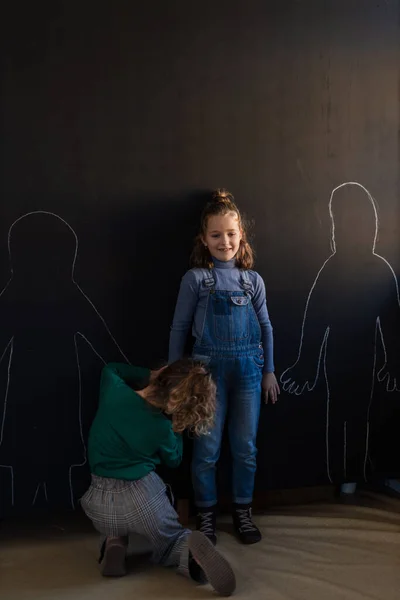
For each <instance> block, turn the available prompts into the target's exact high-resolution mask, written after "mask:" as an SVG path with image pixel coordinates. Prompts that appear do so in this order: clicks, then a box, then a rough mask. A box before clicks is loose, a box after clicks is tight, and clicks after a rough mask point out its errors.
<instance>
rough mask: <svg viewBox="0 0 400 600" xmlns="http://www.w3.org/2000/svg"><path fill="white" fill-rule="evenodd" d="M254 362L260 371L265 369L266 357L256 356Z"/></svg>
mask: <svg viewBox="0 0 400 600" xmlns="http://www.w3.org/2000/svg"><path fill="white" fill-rule="evenodd" d="M253 362H254V364H255V365H256V367H258V368H259V369H263V368H264V355H263V354H256V355H255V356H253Z"/></svg>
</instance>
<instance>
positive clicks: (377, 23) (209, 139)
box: [0, 0, 400, 512]
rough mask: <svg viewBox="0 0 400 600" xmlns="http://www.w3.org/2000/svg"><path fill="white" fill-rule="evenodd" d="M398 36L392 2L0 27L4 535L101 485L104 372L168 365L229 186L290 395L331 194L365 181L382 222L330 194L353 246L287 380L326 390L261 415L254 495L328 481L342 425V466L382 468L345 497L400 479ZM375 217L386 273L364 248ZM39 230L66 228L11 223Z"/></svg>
mask: <svg viewBox="0 0 400 600" xmlns="http://www.w3.org/2000/svg"><path fill="white" fill-rule="evenodd" d="M398 17H399V7H398V2H395V1H390V0H389V1H387V2H376V1H374V2H372V1H369V0H368V1H366V0H358V1H356V0H353V1H349V0H346V1H345V0H343V1H337V0H325V1H324V2H321V1H317V0H315V1H312V0H310V1H308V2H307V1H304V2H302V1H294V0H293V1H287V2H285V1H282V0H281V1H280V2H278V1H277V2H267V1H263V2H253V1H248V2H240V1H232V0H231V1H230V2H225V0H220V1H218V2H215V1H214V2H211V1H210V2H208V1H204V2H201V3H191V2H184V1H183V0H182V1H181V0H177V1H175V2H161V1H154V2H148V3H138V2H129V1H128V0H126V1H122V0H119V1H115V2H112V3H111V2H109V3H106V2H103V3H94V2H93V3H92V2H80V3H78V2H74V1H73V2H67V1H60V0H56V1H53V2H48V3H44V2H42V3H28V2H25V3H17V4H14V5H12V6H11V7H9V8H7V9H3V14H2V24H1V29H2V31H1V39H2V42H1V43H2V82H1V83H2V99H1V106H2V109H1V116H2V120H1V141H0V144H1V175H0V181H1V183H0V185H1V192H2V194H1V196H2V201H1V219H0V277H1V281H2V283H1V286H4V287H5V286H7V282H8V281H9V279H10V277H11V271H10V260H9V250H10V252H11V259H12V268H13V277H12V281H11V283H10V284H9V286H8V287H7V289H6V291H5V292H4V293H3V295H2V296H1V297H0V326H1V327H0V329H1V334H0V337H1V348H0V356H1V355H2V354H3V350H4V351H5V352H4V354H3V357H2V361H1V364H0V383H1V385H2V389H3V390H4V391H3V392H2V393H1V394H0V398H3V400H2V401H0V426H1V438H0V441H1V444H0V464H2V465H4V467H2V468H0V484H1V491H0V496H1V502H2V511H4V512H8V510H9V509H10V507H11V505H12V504H14V506H15V507H18V506H19V505H20V506H21V508H22V509H24V510H25V509H26V508H27V507H28V506H32V505H35V506H36V507H39V506H46V505H47V504H46V498H47V501H48V502H49V503H54V504H57V503H69V502H70V500H71V487H72V489H73V492H74V495H75V496H77V495H79V493H81V491H82V490H83V489H84V486H85V485H86V481H87V480H86V474H87V470H86V467H85V466H82V467H76V468H74V469H73V470H72V472H71V470H70V467H71V465H72V464H73V465H79V464H81V463H82V462H83V461H84V453H83V447H84V440H85V438H86V435H87V429H88V427H89V424H90V420H91V418H92V416H93V413H94V411H95V407H96V397H97V396H96V395H97V386H98V376H99V372H100V368H101V365H102V359H103V360H106V361H107V360H113V359H121V356H123V355H124V356H126V357H128V359H129V360H130V361H132V362H133V363H135V362H136V363H140V364H150V363H152V362H153V361H158V360H160V359H163V358H165V357H166V353H167V344H168V335H169V326H170V322H171V318H172V312H173V308H174V302H175V297H176V293H177V288H178V285H179V280H180V277H181V276H182V274H183V273H184V271H185V269H186V268H187V263H188V256H189V252H190V247H191V240H192V238H193V236H194V234H195V231H196V226H197V223H198V218H199V210H200V207H201V205H202V203H203V201H204V198H205V194H206V193H207V191H208V190H210V189H212V188H214V187H218V186H226V187H227V188H228V189H230V190H232V191H233V193H234V194H235V197H236V199H237V200H238V203H239V204H240V206H241V207H242V208H243V210H244V211H245V212H246V213H247V215H248V216H249V217H250V218H252V219H254V222H255V225H254V234H255V245H256V249H257V254H258V261H257V270H258V271H259V272H260V273H261V275H262V276H263V277H264V279H265V282H266V287H267V294H268V304H269V309H270V313H271V318H272V320H273V324H274V329H275V339H276V368H277V374H278V376H281V374H282V373H284V372H285V370H286V369H287V368H288V367H290V366H291V365H293V363H294V362H295V361H296V359H297V356H298V352H299V343H300V339H301V331H302V321H303V315H304V309H305V303H306V300H307V298H308V296H309V292H310V289H311V288H312V286H313V283H314V281H315V278H316V276H317V274H318V272H319V270H320V269H321V267H322V266H323V264H324V261H325V260H326V259H327V258H328V257H329V256H330V255H331V253H332V249H331V226H332V222H331V218H330V214H329V207H328V204H329V201H330V196H331V193H332V191H333V189H334V188H335V187H336V186H338V185H340V184H342V183H344V182H349V181H355V182H359V183H360V184H362V185H363V186H364V187H365V188H366V190H367V191H369V192H370V193H371V194H372V196H373V198H374V199H375V204H374V202H373V200H370V199H369V197H368V195H367V193H366V191H363V190H361V188H356V187H354V186H353V187H350V186H345V188H341V190H339V191H338V192H344V198H345V201H344V203H343V202H342V204H341V205H340V206H341V207H342V208H339V209H338V212H337V214H336V223H337V224H338V227H337V230H338V231H339V230H341V231H342V232H344V233H343V235H342V238H341V240H342V242H343V240H347V242H348V243H347V245H346V244H343V243H342V245H341V249H342V250H343V249H344V250H343V252H342V254H341V256H342V260H341V262H340V261H339V262H338V261H336V262H332V261H331V262H330V263H329V267H330V271H329V272H328V271H327V270H325V269H324V270H323V276H324V277H323V278H322V279H320V280H319V283H318V286H317V287H316V288H314V290H315V294H314V296H313V308H312V310H311V312H309V313H308V317H309V318H308V320H307V324H306V329H307V331H306V333H307V334H308V333H309V334H310V335H309V337H310V340H311V341H310V342H309V344H310V345H308V346H303V350H304V351H303V356H302V362H301V363H299V364H300V365H301V369H303V370H301V369H300V372H297V373H296V374H295V375H296V377H297V379H296V381H300V384H301V385H300V384H299V385H300V387H298V388H296V389H297V392H298V393H299V392H301V391H302V389H303V388H302V387H301V386H303V387H304V385H303V384H305V381H311V380H312V385H311V384H310V383H309V386H308V387H313V390H312V391H310V392H306V391H304V393H302V394H301V395H292V394H289V393H288V392H284V393H282V395H281V399H280V401H279V403H278V404H277V405H276V406H275V407H266V408H265V409H263V411H262V416H261V424H260V442H259V448H260V457H259V477H258V488H259V489H264V490H265V489H269V488H273V487H290V486H298V485H307V484H316V483H323V482H326V481H328V480H329V478H328V475H329V468H328V463H329V461H328V463H327V450H328V454H329V455H330V459H331V460H333V459H334V460H335V461H336V462H337V461H339V462H340V461H341V460H342V458H341V457H342V453H343V447H344V446H343V427H342V424H343V423H344V422H345V423H347V424H348V425H347V427H348V431H347V435H348V436H350V437H349V438H348V440H347V442H346V443H347V446H346V443H345V447H346V452H348V453H349V456H350V454H351V453H353V454H354V455H357V456H359V455H360V448H361V450H362V448H363V444H364V446H365V439H366V436H367V437H368V444H369V449H370V452H369V456H368V457H367V460H366V467H367V468H366V469H365V468H364V467H365V465H364V464H361V463H360V462H358V463H357V461H356V462H355V463H354V464H355V466H354V468H352V471H353V472H352V473H351V474H350V473H347V477H352V478H355V479H362V478H363V477H364V474H366V475H367V477H371V476H373V475H375V476H381V475H383V474H388V473H391V474H399V473H400V461H399V458H398V457H399V456H400V454H399V447H398V439H399V438H398V434H397V432H398V428H399V426H400V414H399V408H398V407H399V404H398V400H399V396H398V394H397V393H387V391H386V387H385V381H383V382H382V383H379V382H378V378H377V369H375V376H374V377H373V367H374V364H377V365H378V366H381V365H382V364H383V362H384V348H385V350H387V348H386V346H388V347H389V346H390V350H391V351H392V352H391V357H390V361H391V362H390V365H391V369H392V372H395V371H396V369H397V368H398V359H399V355H398V353H397V347H396V335H393V332H394V333H396V331H398V330H397V329H396V328H397V326H398V309H399V306H398V297H397V296H396V293H397V292H396V283H395V279H394V276H393V272H392V271H390V267H389V266H388V265H387V263H389V265H390V266H391V267H392V268H393V271H394V273H396V274H397V273H398V272H399V269H400V257H399V244H400V239H399V223H400V218H399V217H400V205H399V199H398V198H399V196H398V192H399V189H398V181H399V174H398V164H399V163H398V158H399V157H398V128H399V115H398V75H399V52H398V43H399V42H398V40H399V19H398ZM353 192H354V194H353ZM360 194H361V195H360ZM339 196H340V194H339V195H337V196H336V197H337V198H339ZM375 208H376V210H377V216H378V220H379V222H378V224H379V231H378V236H377V241H376V245H375V253H376V254H379V255H381V256H382V257H384V259H385V260H386V261H387V263H386V262H385V264H386V265H387V266H386V267H384V266H383V264H384V261H380V259H376V260H375V254H374V251H373V250H374V249H373V243H372V242H373V239H374V232H373V231H372V230H368V229H366V228H365V227H364V225H365V223H368V219H369V218H370V217H371V214H373V224H375V213H374V210H375ZM35 211H44V212H50V213H52V214H50V215H49V214H43V213H40V214H34V215H29V216H27V217H25V218H23V219H21V220H19V221H18V222H17V223H15V222H16V220H18V219H20V217H22V216H24V215H27V213H30V212H35ZM371 211H372V212H371ZM13 223H15V225H14V226H13ZM12 226H13V227H12ZM339 226H340V227H339ZM11 227H12V229H11V235H10V233H9V232H10V228H11ZM371 231H372V233H371ZM368 236H369V238H368ZM8 240H10V244H8ZM365 240H367V241H365ZM368 240H369V241H368ZM364 242H365V244H366V245H363V244H364ZM77 243H78V245H77ZM9 246H10V248H9ZM361 247H363V248H364V250H365V248H367V250H365V253H364V254H362V253H360V248H361ZM343 257H344V258H343ZM336 258H338V257H337V256H335V260H336ZM378 263H379V267H378V266H376V265H377V264H378ZM332 265H333V267H332ZM73 266H74V270H73V276H72V278H71V272H72V268H73ZM331 267H332V268H331ZM310 306H311V305H310ZM94 307H96V308H94ZM100 315H101V316H100ZM378 317H379V319H380V321H379V323H380V322H381V321H385V323H386V329H385V332H384V333H382V335H381V334H380V332H379V331H378V333H377V335H376V337H375V333H376V331H377V330H376V323H377V318H378ZM388 322H389V326H388V325H387V323H388ZM327 327H329V328H330V329H329V330H327ZM381 329H382V328H381ZM327 331H328V333H329V336H328V337H329V339H328V338H326V332H327ZM321 332H322V334H321ZM303 333H305V332H304V331H303ZM335 333H337V336H336V337H334V334H335ZM385 335H386V338H385ZM324 336H325V337H324ZM324 339H325V341H327V340H328V341H327V343H326V344H323V340H324ZM371 339H372V342H371ZM382 339H383V340H385V339H386V345H385V346H384V345H383V343H382ZM375 340H377V342H376V344H375ZM307 343H308V342H307ZM368 344H369V345H368ZM343 348H345V349H346V352H344V351H343ZM120 349H121V351H122V354H121V351H120ZM315 357H317V358H315ZM375 357H376V361H377V362H376V363H374V358H375ZM393 357H395V358H393ZM303 359H304V360H303ZM371 361H372V362H371ZM379 361H380V362H379ZM396 361H397V362H396ZM318 365H319V369H318V368H317V367H318ZM317 374H319V377H318V378H317V379H315V377H316V376H317ZM291 375H293V372H291ZM293 376H294V375H293ZM307 377H308V379H307ZM399 379H400V378H399ZM372 381H374V389H373V394H372V395H371V390H372V383H371V382H372ZM327 382H328V383H327ZM314 384H315V385H314ZM333 388H334V389H333ZM288 391H290V390H288ZM292 391H293V389H292ZM332 394H333V395H332ZM329 403H330V404H329ZM336 406H337V407H338V410H337V411H336V413H337V414H335V416H334V417H333V420H334V421H335V429H332V431H331V432H330V436H331V439H330V440H329V443H328V430H327V415H328V416H329V414H330V413H329V410H331V409H332V407H333V409H335V407H336ZM349 407H350V408H349ZM369 407H370V410H369ZM2 417H3V418H2ZM368 423H369V424H368ZM357 424H358V425H357ZM350 431H351V433H350ZM82 437H83V442H82ZM363 440H364V441H363ZM353 442H354V448H353V449H351V447H352V445H353ZM332 444H333V446H332ZM357 444H358V445H357ZM357 448H358V449H357ZM336 459H337V460H336ZM361 462H363V461H361ZM334 470H335V474H333V475H332V474H331V479H333V480H334V481H341V480H342V479H343V478H345V477H344V474H340V473H339V472H338V470H337V469H334ZM364 471H365V473H364ZM43 484H45V485H43ZM221 485H222V486H226V485H227V482H226V481H222V483H221Z"/></svg>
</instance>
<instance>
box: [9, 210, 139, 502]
mask: <svg viewBox="0 0 400 600" xmlns="http://www.w3.org/2000/svg"><path fill="white" fill-rule="evenodd" d="M32 215H48V216H51V217H54V218H55V219H58V220H59V221H61V222H62V223H64V225H65V226H66V227H67V228H68V229H69V231H70V232H71V233H72V235H73V236H74V240H75V251H74V257H73V261H72V267H71V282H72V284H73V285H74V286H75V287H76V288H77V290H78V291H79V292H80V294H81V295H82V296H83V298H84V299H85V300H86V301H87V302H88V304H89V305H90V306H91V307H92V309H93V311H94V312H95V314H96V316H97V317H98V319H99V320H100V322H101V323H102V326H103V327H104V329H105V331H106V332H107V334H108V336H109V338H110V339H111V341H112V342H113V344H114V345H115V347H116V348H117V350H118V352H119V353H120V354H121V356H122V357H123V359H124V360H125V361H126V362H127V363H129V360H128V358H127V357H126V356H125V354H124V353H123V352H122V350H121V348H120V347H119V345H118V343H117V341H116V340H115V338H114V337H113V335H112V334H111V331H110V330H109V328H108V325H107V323H106V322H105V320H104V319H103V317H102V316H101V314H100V313H99V311H98V310H97V308H96V307H95V305H94V304H93V302H92V301H91V300H90V298H89V297H88V296H87V295H86V294H85V292H84V291H83V290H82V288H81V287H80V286H79V284H78V283H77V282H76V280H75V266H76V261H77V258H78V249H79V241H78V236H77V235H76V233H75V231H74V230H73V228H72V227H71V226H70V225H69V223H67V221H65V220H64V219H63V218H62V217H60V216H59V215H57V214H56V213H53V212H49V211H45V210H37V211H31V212H28V213H26V214H24V215H22V216H21V217H19V218H18V219H16V220H15V221H14V222H13V223H12V225H11V227H10V229H9V231H8V237H7V247H8V255H9V261H10V270H11V277H10V279H9V280H8V282H7V284H6V285H5V287H4V288H3V290H2V292H1V293H0V298H1V296H2V295H3V294H4V293H5V292H6V290H7V289H8V287H9V286H10V285H11V282H12V280H13V276H14V270H13V265H12V256H11V235H12V230H13V228H14V227H15V225H16V224H17V223H19V222H20V221H21V220H22V219H25V218H26V217H29V216H32ZM78 335H79V336H80V337H82V338H83V339H84V340H85V341H86V343H87V344H88V345H89V347H90V348H91V349H92V351H93V352H94V353H95V355H96V356H97V357H98V358H100V360H101V361H102V362H103V363H104V364H105V363H106V360H105V359H104V358H103V357H102V356H101V355H100V354H99V353H98V352H97V350H96V349H95V348H94V346H93V345H92V344H91V342H90V341H89V340H88V339H87V338H86V337H85V336H84V335H83V334H82V333H81V332H80V331H76V332H75V334H74V345H75V356H76V361H77V370H78V383H79V390H78V394H79V415H78V419H79V430H80V438H81V441H82V447H83V455H84V460H83V461H82V463H80V464H73V465H70V467H69V488H70V500H71V506H72V507H73V508H74V506H75V505H74V491H73V484H72V470H73V469H74V468H75V467H83V466H84V465H85V464H86V461H87V450H86V446H85V442H84V434H83V424H82V378H81V366H80V361H79V352H78V347H77V343H76V337H77V336H78ZM10 345H11V350H10V356H9V361H8V374H7V384H6V391H5V398H4V409H3V415H2V418H1V429H0V447H1V445H2V442H3V435H4V427H5V423H6V418H7V401H8V392H9V387H10V373H11V364H12V358H13V348H14V336H13V337H12V338H11V339H10V340H9V342H8V343H7V346H6V347H5V349H4V351H3V353H2V355H1V357H0V363H1V361H2V360H3V358H4V356H5V354H6V352H7V350H8V348H9V347H10ZM0 467H3V468H6V469H9V470H10V472H11V486H12V489H11V503H12V506H14V504H15V489H14V469H13V466H12V465H0ZM41 483H43V485H44V490H45V497H46V500H48V498H47V487H46V482H40V483H39V484H38V487H37V488H36V493H35V497H34V500H33V504H34V503H35V501H36V497H37V494H38V490H39V487H40V485H41Z"/></svg>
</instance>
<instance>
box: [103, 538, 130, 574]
mask: <svg viewBox="0 0 400 600" xmlns="http://www.w3.org/2000/svg"><path fill="white" fill-rule="evenodd" d="M99 562H100V572H101V574H102V575H103V577H123V576H124V575H126V540H125V539H124V538H108V539H106V540H105V542H104V544H103V547H102V550H101V556H100V561H99Z"/></svg>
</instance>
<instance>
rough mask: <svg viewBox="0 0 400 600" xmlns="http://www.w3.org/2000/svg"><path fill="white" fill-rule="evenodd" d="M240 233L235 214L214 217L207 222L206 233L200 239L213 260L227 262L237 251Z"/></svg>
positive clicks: (240, 237)
mask: <svg viewBox="0 0 400 600" xmlns="http://www.w3.org/2000/svg"><path fill="white" fill-rule="evenodd" d="M241 239H242V232H241V230H240V227H239V219H238V217H237V214H236V213H234V212H229V213H227V214H226V215H214V216H211V217H209V218H208V220H207V231H206V234H205V236H204V237H203V238H202V242H203V244H205V245H206V246H207V247H208V249H209V251H210V254H211V256H212V257H213V258H217V259H218V260H222V261H225V262H227V261H228V260H231V259H232V258H234V257H235V256H236V254H237V251H238V250H239V245H240V240H241Z"/></svg>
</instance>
